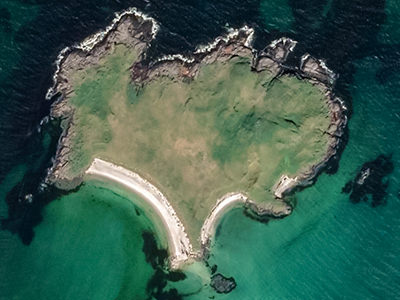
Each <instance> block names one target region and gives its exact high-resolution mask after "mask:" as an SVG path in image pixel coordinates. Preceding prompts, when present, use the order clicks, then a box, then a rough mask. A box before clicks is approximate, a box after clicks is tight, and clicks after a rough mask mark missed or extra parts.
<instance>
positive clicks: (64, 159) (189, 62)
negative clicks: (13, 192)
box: [47, 9, 347, 268]
mask: <svg viewBox="0 0 400 300" xmlns="http://www.w3.org/2000/svg"><path fill="white" fill-rule="evenodd" d="M133 19H134V20H133ZM132 22H137V23H140V25H139V26H137V27H135V30H136V31H134V32H132V30H131V28H130V27H129V26H130V25H131V23H132ZM147 22H150V25H151V26H145V25H143V24H144V23H147ZM121 28H122V29H121ZM157 30H158V25H157V23H156V21H155V20H154V19H152V18H150V17H147V16H144V15H143V14H141V13H139V12H138V11H137V10H136V9H131V10H128V11H126V12H123V13H120V14H116V18H115V19H114V20H113V23H112V24H111V25H110V26H109V27H107V29H106V30H104V31H102V32H99V33H96V34H95V35H94V36H92V37H89V38H87V39H85V41H84V42H82V43H81V44H79V45H78V46H73V47H71V48H65V49H63V50H62V51H61V53H60V55H59V56H58V58H57V62H56V66H57V69H56V72H55V75H54V86H53V87H51V88H50V89H49V91H48V99H50V98H54V97H55V95H60V97H57V98H59V99H58V100H57V101H56V102H55V103H54V105H53V106H52V110H51V116H52V117H54V118H61V119H63V120H65V125H64V127H63V134H62V135H61V137H60V140H59V145H58V149H57V153H56V157H55V160H54V164H53V166H52V167H51V168H50V169H49V170H48V176H47V182H49V183H51V184H55V185H59V187H61V188H63V189H67V190H68V189H70V188H71V187H72V188H73V187H76V186H77V185H78V184H79V183H81V182H82V181H83V174H82V175H80V176H77V177H74V178H63V168H64V166H65V165H66V164H68V153H69V151H71V148H70V147H69V139H70V135H71V132H70V128H71V127H72V125H73V122H74V120H73V116H74V111H73V109H72V108H71V107H70V106H69V105H68V101H67V100H68V97H69V95H70V94H71V93H72V92H73V90H72V87H71V85H70V83H69V82H68V80H67V78H68V75H69V74H70V73H71V72H72V71H73V70H74V68H83V67H86V66H90V65H94V64H96V63H97V62H98V60H99V59H100V58H101V57H103V56H104V55H106V54H107V51H108V48H109V47H110V45H112V44H115V43H127V44H128V45H134V46H135V47H138V48H139V50H141V53H142V54H143V53H145V50H146V49H147V47H148V46H149V44H150V43H151V41H152V40H153V39H154V38H155V35H156V33H157ZM127 33H129V34H130V35H131V36H129V35H127ZM253 38H254V30H253V29H252V28H249V27H247V26H244V27H242V28H240V29H236V30H231V31H230V32H228V34H226V35H224V36H220V37H217V38H216V39H215V40H214V41H213V42H211V43H210V44H209V45H206V46H202V47H199V48H197V50H195V51H194V52H193V54H192V55H191V56H190V57H185V56H184V55H181V54H175V55H170V56H166V57H162V58H160V59H158V60H156V61H154V62H150V63H148V62H145V61H139V62H137V63H135V64H134V65H133V67H132V80H133V81H134V82H136V83H140V84H146V82H148V81H151V80H152V79H153V78H156V77H157V76H172V77H175V78H184V79H192V78H194V77H195V76H196V74H197V71H198V69H199V66H200V64H202V63H205V64H208V63H212V62H214V61H227V60H229V59H231V58H232V57H234V56H236V55H239V54H243V53H244V54H245V55H248V56H249V57H251V58H252V70H253V71H255V72H262V71H263V70H269V71H271V72H272V73H273V74H274V76H275V77H274V79H278V78H279V77H280V76H282V75H284V74H290V75H293V76H298V77H301V78H302V79H304V80H307V81H310V82H311V83H312V84H314V85H317V86H318V87H319V88H320V89H322V90H323V91H324V93H325V96H326V102H327V105H328V107H329V111H330V118H331V123H330V126H329V129H328V130H327V132H324V134H327V135H328V136H329V145H328V150H327V152H326V154H325V156H324V157H323V158H322V159H321V160H320V162H318V163H317V164H314V165H313V166H310V167H308V168H307V170H306V171H303V172H301V174H298V175H297V176H296V177H295V178H290V177H288V176H287V175H285V174H282V176H281V180H279V181H278V182H277V184H276V185H275V186H274V188H273V194H274V196H275V197H276V199H279V200H281V201H282V203H285V205H286V204H287V203H286V201H285V197H286V196H287V195H289V194H291V193H293V192H295V191H296V190H297V189H301V188H304V187H306V186H309V185H311V184H313V183H314V182H315V180H316V178H317V177H318V175H319V174H320V173H321V172H322V171H323V170H324V169H325V168H326V167H327V165H328V164H329V163H331V162H332V161H333V160H335V159H336V158H337V154H338V152H339V151H340V147H341V141H342V136H343V134H344V129H345V127H346V124H347V116H346V110H347V108H346V106H345V105H344V103H343V101H342V100H341V99H339V98H337V97H336V96H335V95H334V93H333V85H334V82H335V74H334V73H333V72H332V71H331V70H329V69H328V68H327V67H326V65H325V63H324V62H323V61H322V60H317V59H315V58H313V57H311V56H310V55H308V54H305V55H304V56H303V57H302V59H301V61H300V63H299V66H296V67H290V66H286V65H285V62H286V60H287V57H288V56H289V54H290V53H291V52H292V51H293V49H294V47H295V46H296V43H297V42H296V41H293V40H291V39H289V38H285V37H283V38H280V39H277V40H274V41H272V42H271V43H270V44H269V45H268V46H267V47H265V48H264V49H263V50H261V51H257V50H256V49H254V48H252V46H251V42H252V40H253ZM274 79H273V80H274ZM100 161H101V163H99V162H100ZM99 166H100V169H99ZM105 166H106V167H105ZM86 174H87V175H91V176H92V175H93V176H101V177H103V178H107V179H109V180H112V181H115V182H118V183H120V184H122V185H124V186H126V187H128V188H129V189H130V190H132V191H133V192H135V193H137V194H139V195H141V196H142V197H143V198H146V201H148V202H149V203H150V204H151V205H152V207H153V208H154V209H155V210H156V212H157V214H158V215H159V216H160V218H161V219H162V221H163V223H164V224H165V226H166V229H167V231H168V233H169V239H168V240H169V241H170V243H171V245H172V251H171V256H172V257H171V267H173V268H176V267H179V265H180V264H181V263H182V262H185V261H187V260H188V259H189V258H198V257H199V255H198V253H194V252H193V249H192V246H191V243H190V241H189V239H188V237H187V235H186V232H185V229H184V227H183V224H182V222H181V221H180V220H179V218H178V217H177V215H176V213H175V211H174V209H173V208H172V206H171V205H170V203H169V202H168V200H167V199H166V198H165V197H164V196H163V194H162V193H161V192H160V191H159V190H158V189H157V188H156V187H155V186H154V185H152V184H151V183H150V182H148V181H146V180H145V179H143V178H142V177H140V176H139V175H138V174H136V173H133V172H131V171H129V170H127V169H124V168H122V167H119V166H117V165H114V164H112V163H108V162H105V161H102V160H99V159H95V160H94V162H93V163H92V164H91V165H90V167H89V168H88V169H87V171H86ZM235 204H243V206H247V207H248V208H250V209H251V210H252V211H253V212H254V213H256V214H257V215H258V216H259V217H260V218H261V219H262V218H270V217H274V218H281V217H284V216H287V215H289V214H290V213H291V211H292V207H291V206H290V205H289V204H287V205H286V207H284V208H282V209H280V210H278V211H277V210H275V209H274V208H273V207H269V208H265V207H261V206H259V205H258V204H257V203H255V202H252V201H250V200H249V199H248V198H247V196H245V195H244V194H241V193H229V194H226V195H224V196H223V197H221V198H220V199H219V200H218V201H217V202H216V204H215V206H214V207H213V208H212V210H211V212H210V214H209V215H208V216H207V218H206V219H205V221H204V223H203V226H202V228H201V236H200V241H201V246H202V252H204V250H206V249H207V248H208V246H209V244H210V240H211V238H212V236H213V234H214V231H215V226H216V223H217V222H218V220H219V218H220V217H221V216H222V214H223V212H225V211H226V209H229V208H230V207H231V206H232V205H235ZM203 254H204V253H203Z"/></svg>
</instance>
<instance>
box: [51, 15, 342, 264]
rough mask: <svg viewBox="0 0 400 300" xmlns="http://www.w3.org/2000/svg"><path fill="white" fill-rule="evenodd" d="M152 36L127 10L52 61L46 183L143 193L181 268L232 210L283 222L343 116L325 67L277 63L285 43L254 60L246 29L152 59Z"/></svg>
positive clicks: (332, 148)
mask: <svg viewBox="0 0 400 300" xmlns="http://www.w3.org/2000/svg"><path fill="white" fill-rule="evenodd" d="M158 30H159V25H158V24H157V22H156V21H155V20H154V19H152V18H150V17H148V16H145V15H144V14H142V13H140V12H138V11H137V10H136V9H130V10H127V11H125V12H123V13H120V14H118V15H117V16H116V18H115V19H114V20H113V22H112V24H111V25H110V26H109V27H107V28H106V29H105V30H104V31H102V32H99V33H97V34H95V35H93V36H91V37H89V38H88V39H86V40H84V41H83V42H82V43H80V44H78V45H75V46H73V47H68V48H66V49H64V50H63V51H62V52H61V53H60V55H59V58H58V60H57V70H56V73H55V75H54V86H53V87H52V88H51V89H50V90H49V92H48V95H47V96H48V98H49V99H50V98H51V99H53V100H54V99H56V101H55V102H54V104H53V106H52V110H51V116H52V117H53V118H58V119H60V120H61V127H62V129H63V134H62V136H61V137H60V140H59V145H58V150H57V153H56V156H55V159H54V164H53V166H52V167H51V168H50V169H49V172H48V177H47V181H48V182H49V183H51V184H54V185H55V186H57V187H58V188H60V189H63V190H72V189H74V188H76V187H78V186H79V185H80V184H82V182H84V181H85V180H88V179H91V178H96V179H98V180H104V181H108V182H110V183H112V184H116V185H119V186H120V187H123V188H126V189H127V190H129V191H132V192H133V193H136V194H138V195H140V196H141V197H142V198H143V199H144V201H146V202H147V203H148V205H149V206H151V207H152V209H153V210H154V212H155V213H156V214H157V215H158V217H159V218H160V220H161V221H162V223H163V225H164V227H165V230H166V232H167V235H168V247H169V252H170V265H171V267H172V268H180V266H182V264H184V263H186V262H188V261H190V260H192V259H199V258H202V257H204V256H205V255H206V253H207V251H208V250H209V247H210V241H211V239H212V237H213V234H214V232H215V228H216V225H217V222H218V220H219V219H220V217H221V216H222V215H223V214H224V212H226V210H227V209H229V208H232V207H234V206H242V207H246V208H247V209H248V210H250V211H251V213H252V214H253V215H254V217H255V218H259V219H260V220H262V219H264V218H271V217H284V216H287V215H289V214H290V213H291V211H292V204H291V203H290V201H288V198H287V196H288V195H290V194H292V193H293V192H294V191H296V190H297V189H299V188H303V187H306V186H308V185H310V184H312V183H313V182H314V181H315V179H316V177H317V176H318V174H319V173H320V172H321V171H322V170H323V169H324V167H325V166H326V165H327V164H328V163H329V162H330V161H331V160H332V159H334V158H335V156H336V154H337V151H338V148H339V146H340V143H341V137H342V135H343V132H344V128H345V126H346V122H347V118H346V106H345V105H344V103H343V102H342V101H341V100H340V99H339V98H338V97H336V96H335V95H334V93H333V91H332V86H333V83H334V80H335V75H334V73H333V72H332V71H330V70H329V69H328V68H327V67H326V66H325V64H324V63H323V61H321V60H318V59H315V58H313V57H312V56H310V55H308V54H305V55H304V56H303V57H302V58H301V59H300V61H299V66H298V67H296V68H293V67H289V66H286V65H285V61H286V60H287V58H288V56H290V54H291V53H292V51H293V49H294V47H295V46H296V42H295V41H293V40H291V39H289V38H281V39H278V40H275V41H273V42H272V43H270V44H269V45H267V46H266V47H265V48H264V49H262V50H256V49H254V48H253V47H252V39H253V37H254V30H253V29H251V28H249V27H247V26H244V27H243V28H240V29H237V30H233V29H232V30H230V31H228V33H227V34H226V35H225V36H221V37H218V38H217V39H216V40H215V41H214V42H212V43H210V44H209V45H206V46H199V47H198V48H197V49H196V50H195V51H194V52H193V53H191V54H187V55H181V54H176V55H170V56H165V57H161V58H159V59H157V60H151V59H149V58H148V55H147V51H148V49H149V47H150V46H151V43H152V42H154V41H155V39H156V36H157V31H158Z"/></svg>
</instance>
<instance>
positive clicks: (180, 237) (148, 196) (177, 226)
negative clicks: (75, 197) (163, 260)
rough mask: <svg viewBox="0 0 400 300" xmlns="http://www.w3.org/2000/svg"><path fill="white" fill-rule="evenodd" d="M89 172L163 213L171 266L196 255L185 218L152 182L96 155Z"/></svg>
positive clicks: (178, 265) (175, 266)
mask: <svg viewBox="0 0 400 300" xmlns="http://www.w3.org/2000/svg"><path fill="white" fill-rule="evenodd" d="M86 174H88V175H94V176H97V177H102V178H105V179H108V180H111V181H114V182H117V183H119V184H121V185H123V186H125V187H126V188H128V189H130V190H132V191H133V192H134V193H136V194H138V195H140V196H141V197H142V198H143V199H144V200H145V201H146V202H148V203H149V204H150V205H151V206H152V207H153V208H154V210H155V211H156V213H157V214H158V215H159V216H160V218H161V220H162V222H163V224H164V226H165V229H166V231H167V234H168V244H169V245H168V246H169V248H170V255H171V257H170V263H171V268H173V269H177V268H179V267H180V266H181V264H182V263H184V262H186V261H187V260H188V259H189V257H193V256H194V255H193V249H192V245H191V243H190V241H189V238H188V236H187V234H186V232H185V228H184V226H183V224H182V222H181V221H180V220H179V218H178V216H177V215H176V212H175V210H174V209H173V208H172V206H171V204H170V203H169V202H168V200H167V198H165V196H164V195H163V194H162V193H161V192H160V191H159V190H158V189H157V188H156V187H155V186H154V185H152V184H151V183H150V182H148V181H147V180H145V179H143V178H142V177H140V176H139V175H138V174H136V173H134V172H131V171H129V170H127V169H125V168H123V167H120V166H117V165H115V164H112V163H109V162H107V161H104V160H101V159H98V158H95V159H94V161H93V162H92V164H91V165H90V167H89V168H88V169H87V170H86Z"/></svg>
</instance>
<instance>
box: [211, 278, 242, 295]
mask: <svg viewBox="0 0 400 300" xmlns="http://www.w3.org/2000/svg"><path fill="white" fill-rule="evenodd" d="M210 285H211V287H212V288H213V289H214V290H215V291H216V292H217V293H221V294H222V293H223V294H227V293H229V292H231V291H232V290H233V289H234V288H235V287H236V281H235V279H234V278H233V277H229V278H227V277H225V276H224V275H222V274H221V273H218V274H215V275H213V276H212V277H211V283H210Z"/></svg>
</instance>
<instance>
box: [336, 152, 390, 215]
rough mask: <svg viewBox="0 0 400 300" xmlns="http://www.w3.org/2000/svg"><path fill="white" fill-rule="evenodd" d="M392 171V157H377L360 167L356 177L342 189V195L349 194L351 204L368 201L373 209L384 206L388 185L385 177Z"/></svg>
mask: <svg viewBox="0 0 400 300" xmlns="http://www.w3.org/2000/svg"><path fill="white" fill-rule="evenodd" d="M393 169H394V165H393V162H392V157H391V156H390V155H388V156H386V155H379V156H378V157H377V158H376V159H375V160H372V161H369V162H366V163H364V164H363V165H362V167H361V169H360V171H359V172H358V173H357V175H356V177H355V178H354V179H353V180H350V181H348V182H347V183H346V184H345V186H344V187H343V188H342V193H346V194H350V196H349V198H350V201H351V202H353V203H359V202H360V201H365V202H368V201H369V199H370V200H371V205H372V206H373V207H375V206H378V205H381V204H385V197H386V194H387V192H386V188H387V187H388V185H389V182H388V180H387V179H386V176H387V175H389V174H390V173H392V172H393Z"/></svg>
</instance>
